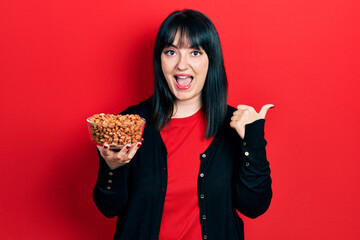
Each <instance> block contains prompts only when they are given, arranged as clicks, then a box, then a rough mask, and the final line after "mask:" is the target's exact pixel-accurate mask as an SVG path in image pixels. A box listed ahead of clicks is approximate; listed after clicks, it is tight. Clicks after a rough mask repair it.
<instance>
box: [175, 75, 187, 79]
mask: <svg viewBox="0 0 360 240" xmlns="http://www.w3.org/2000/svg"><path fill="white" fill-rule="evenodd" d="M176 77H177V78H180V79H185V78H189V77H190V76H176Z"/></svg>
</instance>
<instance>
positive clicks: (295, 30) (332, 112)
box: [0, 0, 360, 240]
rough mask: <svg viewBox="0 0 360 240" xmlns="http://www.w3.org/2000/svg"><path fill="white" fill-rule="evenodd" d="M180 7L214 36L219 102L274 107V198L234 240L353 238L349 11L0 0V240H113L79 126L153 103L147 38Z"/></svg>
mask: <svg viewBox="0 0 360 240" xmlns="http://www.w3.org/2000/svg"><path fill="white" fill-rule="evenodd" d="M183 8H194V9H198V10H200V11H202V12H204V13H205V14H206V15H208V16H209V17H210V18H211V19H212V20H213V22H214V23H215V25H216V27H217V29H218V32H219V34H220V38H221V43H222V47H223V52H224V57H225V65H226V70H227V74H228V79H229V103H230V104H231V105H237V104H247V105H251V106H254V107H255V108H256V109H257V110H259V109H260V107H261V106H262V105H263V104H266V103H273V104H275V106H276V107H275V109H271V110H270V111H269V112H268V115H267V123H266V138H267V140H268V146H267V150H268V158H269V161H270V164H271V168H272V178H273V190H274V197H273V201H272V204H271V206H270V208H269V210H268V211H267V212H266V213H265V214H264V215H262V216H261V217H259V218H257V219H255V220H252V219H247V218H244V221H245V234H246V239H247V240H258V239H274V240H283V239H284V240H288V239H292V240H297V239H299V240H300V239H301V240H302V239H314V240H321V239H324V240H334V239H359V237H360V217H359V215H360V206H359V205H360V200H359V198H360V187H359V183H360V161H359V160H360V154H359V149H358V145H359V143H360V141H359V133H360V127H359V124H358V119H359V117H360V112H359V100H360V99H359V95H358V92H359V90H360V81H359V80H360V70H359V69H360V67H359V55H360V49H359V45H360V44H359V43H360V38H359V37H360V19H359V10H360V4H359V1H357V0H343V1H340V0H337V1H335V0H327V1H325V0H272V1H268V0H252V1H245V0H240V1H236V2H235V1H231V0H222V1H220V2H218V1H214V0H211V1H209V0H198V1H194V0H184V1H181V2H179V1H169V0H166V1H165V0H159V1H156V2H154V1H151V4H150V3H148V1H144V0H138V1H126V2H125V1H115V0H108V1H95V0H76V1H74V0H62V1H45V0H31V1H30V0H18V1H6V0H3V1H0V34H1V35H0V79H1V89H0V104H1V105H0V109H1V112H0V114H1V115H0V119H1V124H0V131H1V138H0V141H1V142H0V146H1V150H0V151H1V152H0V156H1V162H0V164H1V165H0V177H1V179H0V191H1V197H0V239H6V240H8V239H37V240H38V239H112V236H113V233H114V228H115V220H114V219H107V218H105V217H104V216H102V215H101V214H100V212H99V211H98V210H97V209H96V207H95V205H94V203H93V201H92V188H93V186H94V184H95V181H96V177H97V164H98V163H97V161H98V160H97V154H96V150H95V146H94V145H93V144H92V143H91V142H90V140H89V136H88V132H87V126H86V122H85V119H86V118H87V117H88V116H90V115H93V114H94V113H100V112H107V113H118V112H120V111H121V110H123V109H125V108H126V107H127V106H128V105H131V104H136V103H138V102H139V101H140V100H143V99H145V98H147V97H149V96H150V95H151V93H152V90H153V80H152V47H153V44H154V41H155V34H156V31H157V29H158V27H159V25H160V23H161V22H162V20H163V19H164V18H165V17H166V16H167V15H168V14H169V13H170V12H172V11H173V10H176V9H183ZM145 141H146V139H145Z"/></svg>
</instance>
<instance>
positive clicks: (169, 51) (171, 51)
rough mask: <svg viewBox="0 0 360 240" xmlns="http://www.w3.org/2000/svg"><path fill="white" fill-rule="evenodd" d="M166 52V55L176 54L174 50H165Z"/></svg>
mask: <svg viewBox="0 0 360 240" xmlns="http://www.w3.org/2000/svg"><path fill="white" fill-rule="evenodd" d="M164 53H165V54H166V55H168V56H173V55H175V51H173V50H166V51H164Z"/></svg>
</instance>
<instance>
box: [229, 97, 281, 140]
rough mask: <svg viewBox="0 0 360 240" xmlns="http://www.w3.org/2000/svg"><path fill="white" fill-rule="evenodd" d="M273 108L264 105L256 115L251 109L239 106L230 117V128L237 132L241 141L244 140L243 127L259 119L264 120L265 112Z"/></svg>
mask: <svg viewBox="0 0 360 240" xmlns="http://www.w3.org/2000/svg"><path fill="white" fill-rule="evenodd" d="M273 107H274V105H273V104H266V105H264V106H263V107H262V108H261V110H260V112H258V113H257V112H256V111H255V109H254V108H253V107H250V106H246V105H239V106H237V110H236V111H235V112H234V113H233V116H232V117H231V122H230V126H231V127H232V128H234V129H235V130H236V131H237V133H238V134H239V135H240V137H241V138H242V139H244V137H245V125H246V124H249V123H252V122H255V121H256V120H259V119H265V115H266V113H267V111H268V110H269V109H270V108H273Z"/></svg>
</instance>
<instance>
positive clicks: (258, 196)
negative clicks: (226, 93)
mask: <svg viewBox="0 0 360 240" xmlns="http://www.w3.org/2000/svg"><path fill="white" fill-rule="evenodd" d="M149 111H150V105H149V101H146V102H142V103H141V104H139V105H136V106H132V107H130V108H128V109H127V110H125V112H124V113H123V114H125V113H133V114H139V115H140V116H141V117H143V118H145V119H146V121H147V122H149ZM234 111H235V109H234V108H232V107H228V113H227V117H226V120H225V123H224V126H223V128H222V129H221V130H220V131H219V132H218V133H217V134H216V135H215V137H214V139H213V141H212V142H211V144H210V146H209V147H208V148H207V149H206V151H205V152H203V153H201V154H200V155H199V158H200V160H201V165H200V172H199V177H198V199H199V206H200V219H199V221H200V223H201V231H202V235H203V239H210V240H233V239H234V240H235V239H236V240H238V239H244V227H243V222H242V220H241V219H240V217H239V216H238V214H237V212H236V210H235V209H237V210H239V211H240V212H241V213H242V214H244V215H245V216H248V217H250V218H255V217H258V216H259V215H261V214H263V213H264V212H265V211H266V210H267V208H268V207H269V205H270V201H271V197H272V189H271V178H270V168H269V163H268V161H267V159H266V151H265V146H266V141H265V139H264V123H265V120H262V119H261V120H257V121H255V122H253V123H251V124H248V125H246V135H245V139H244V140H242V139H241V138H240V137H239V135H238V134H237V132H236V131H235V130H234V129H232V128H231V127H230V125H229V123H230V118H231V116H232V113H233V112H234ZM143 138H144V142H143V144H142V146H141V147H140V149H139V150H138V152H137V153H136V154H135V156H134V158H133V159H132V160H131V162H130V163H129V164H127V165H125V166H122V167H119V168H117V169H115V170H111V169H110V168H109V167H108V166H107V164H106V162H105V161H104V159H103V158H102V157H101V156H100V155H99V156H100V161H99V174H98V179H97V183H96V185H95V188H94V191H93V198H94V201H95V204H96V206H97V207H98V208H99V210H100V211H101V212H102V214H104V215H105V216H106V217H109V218H111V217H115V216H117V217H118V218H117V225H116V232H115V236H114V239H123V240H137V239H139V240H142V239H144V240H155V239H158V237H159V231H160V222H161V216H162V212H163V207H164V201H165V194H166V186H167V171H166V166H167V165H166V156H167V151H166V147H165V145H164V143H163V141H162V138H161V135H160V132H159V131H158V130H156V129H155V128H153V127H151V126H150V124H148V123H146V124H145V129H144V133H143ZM109 180H110V181H109ZM184 204H186V203H184ZM179 208H181V206H179Z"/></svg>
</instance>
